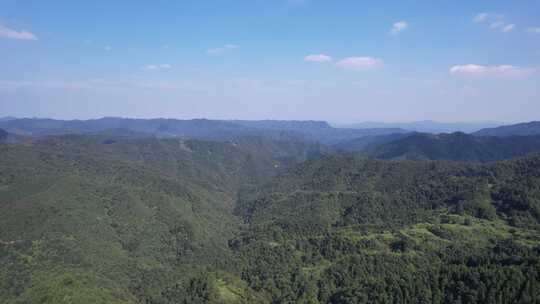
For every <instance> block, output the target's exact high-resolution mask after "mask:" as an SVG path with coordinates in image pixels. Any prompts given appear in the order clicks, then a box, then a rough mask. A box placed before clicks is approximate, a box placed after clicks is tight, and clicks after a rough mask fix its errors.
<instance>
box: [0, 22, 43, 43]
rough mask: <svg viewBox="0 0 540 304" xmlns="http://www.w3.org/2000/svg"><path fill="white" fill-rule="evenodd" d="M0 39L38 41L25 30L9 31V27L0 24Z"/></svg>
mask: <svg viewBox="0 0 540 304" xmlns="http://www.w3.org/2000/svg"><path fill="white" fill-rule="evenodd" d="M0 37H2V38H8V39H17V40H38V38H37V37H36V35H34V34H33V33H31V32H29V31H27V30H20V31H16V30H14V29H10V28H9V27H6V26H3V25H1V24H0Z"/></svg>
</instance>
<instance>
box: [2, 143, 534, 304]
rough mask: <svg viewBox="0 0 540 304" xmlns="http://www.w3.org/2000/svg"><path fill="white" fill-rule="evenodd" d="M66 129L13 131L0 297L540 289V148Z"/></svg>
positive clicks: (490, 294)
mask: <svg viewBox="0 0 540 304" xmlns="http://www.w3.org/2000/svg"><path fill="white" fill-rule="evenodd" d="M327 152H328V151H327V150H326V149H325V148H324V147H321V146H320V145H317V144H309V143H302V142H293V141H274V140H270V139H268V138H260V137H242V138H239V139H238V140H235V141H230V142H221V143H218V142H206V141H197V140H180V139H157V138H132V137H118V136H117V137H114V136H113V137H111V136H105V135H100V136H80V135H67V136H60V137H44V138H38V139H27V140H25V141H24V142H23V143H20V144H0V263H1V265H3V267H2V268H0V299H2V303H54V304H57V303H147V304H148V303H153V304H157V303H165V304H167V303H537V302H538V301H540V292H539V290H540V232H539V229H540V225H539V223H540V222H539V220H540V156H538V155H531V156H529V157H525V158H520V159H515V160H510V161H504V162H497V163H492V164H483V165H482V164H476V163H468V164H467V163H456V162H440V161H388V160H373V159H369V158H366V157H364V156H361V155H325V154H327Z"/></svg>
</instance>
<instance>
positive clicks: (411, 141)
mask: <svg viewBox="0 0 540 304" xmlns="http://www.w3.org/2000/svg"><path fill="white" fill-rule="evenodd" d="M401 137H402V138H399V136H398V139H396V140H392V141H389V140H388V139H389V138H385V137H376V138H375V139H377V138H379V139H378V140H379V143H378V144H376V142H375V143H374V144H372V145H371V146H369V147H367V148H365V149H363V150H365V151H367V153H368V154H369V155H371V156H373V157H376V158H381V159H431V160H454V161H475V162H476V161H477V162H487V161H495V160H502V159H509V158H512V157H516V156H523V155H526V154H528V153H533V152H540V135H535V136H509V137H493V136H482V137H477V136H473V135H468V134H465V133H459V132H456V133H451V134H444V133H443V134H426V133H414V134H411V135H410V136H401ZM359 141H360V142H362V139H360V140H359ZM385 141H386V142H385ZM348 147H353V148H354V145H351V146H348ZM342 149H343V148H342ZM351 150H352V149H351Z"/></svg>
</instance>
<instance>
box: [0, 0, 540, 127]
mask: <svg viewBox="0 0 540 304" xmlns="http://www.w3.org/2000/svg"><path fill="white" fill-rule="evenodd" d="M539 68H540V1H538V0H535V1H508V0H506V1H399V2H398V1H345V0H343V1H337V0H334V1H330V0H214V1H206V0H199V1H142V0H141V1H99V0H95V1H60V0H55V1H25V0H0V116H7V115H12V116H18V117H22V116H24V117H32V116H38V117H54V118H68V119H71V118H94V117H101V116H124V117H172V118H196V117H206V118H217V119H232V118H239V119H323V120H329V121H334V122H353V121H413V120H424V119H434V120H440V121H486V120H490V121H504V122H514V121H524V120H538V119H539V118H540V70H539Z"/></svg>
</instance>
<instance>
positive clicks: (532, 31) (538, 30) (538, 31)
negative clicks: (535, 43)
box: [527, 27, 540, 34]
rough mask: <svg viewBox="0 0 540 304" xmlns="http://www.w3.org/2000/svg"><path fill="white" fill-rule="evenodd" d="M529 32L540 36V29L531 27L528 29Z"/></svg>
mask: <svg viewBox="0 0 540 304" xmlns="http://www.w3.org/2000/svg"><path fill="white" fill-rule="evenodd" d="M527 32H529V33H534V34H540V27H530V28H528V29H527Z"/></svg>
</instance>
